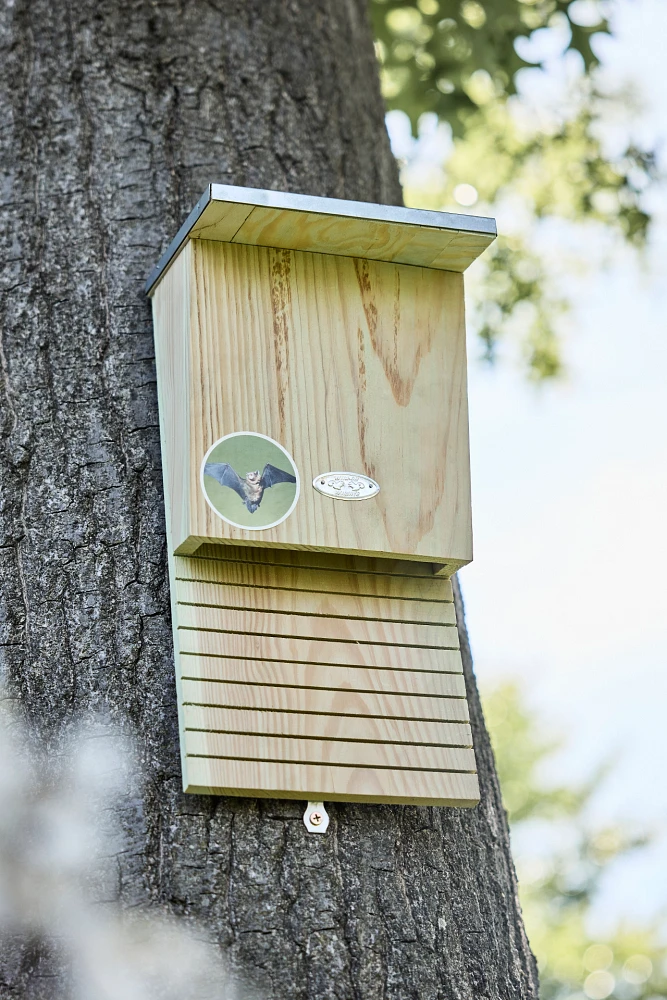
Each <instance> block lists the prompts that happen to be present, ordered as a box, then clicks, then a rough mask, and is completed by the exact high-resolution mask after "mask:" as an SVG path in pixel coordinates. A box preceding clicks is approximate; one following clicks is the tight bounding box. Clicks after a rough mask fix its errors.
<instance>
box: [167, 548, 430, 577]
mask: <svg viewBox="0 0 667 1000" xmlns="http://www.w3.org/2000/svg"><path fill="white" fill-rule="evenodd" d="M268 551H271V550H270V549H269V550H268ZM298 553H299V557H301V555H302V554H303V555H304V559H306V558H307V555H306V552H305V550H301V549H299V550H298ZM327 554H329V555H332V553H327ZM176 558H178V559H191V560H193V561H195V560H198V561H199V562H207V563H214V564H215V565H220V563H227V564H229V563H234V564H236V565H238V566H269V567H271V569H294V570H300V569H314V570H321V571H322V572H324V571H326V572H331V573H354V575H355V576H386V577H391V576H400V577H401V578H402V579H406V580H430V579H431V578H433V579H435V580H439V579H441V580H443V581H444V577H437V576H436V575H435V574H431V575H430V576H429V575H428V574H427V573H395V572H394V573H392V572H391V570H390V569H389V568H388V567H387V568H386V569H382V570H374V569H357V568H356V567H354V566H317V565H314V564H309V563H308V562H306V561H303V562H301V561H299V562H298V563H289V562H280V561H279V560H276V561H275V562H271V560H269V559H267V560H266V561H265V562H263V561H260V560H252V559H226V558H225V557H224V556H221V557H220V558H219V559H216V558H214V557H213V556H197V554H196V553H194V554H193V555H190V556H177V557H176ZM352 558H354V557H352ZM359 558H363V556H361V557H359ZM371 558H372V557H371ZM387 561H388V562H395V563H396V562H397V563H400V562H402V563H403V565H405V563H406V562H409V560H400V559H392V558H391V557H389V558H388V559H387ZM415 561H417V560H415ZM418 562H419V565H421V566H424V565H426V566H429V565H440V564H439V563H437V564H433V563H430V562H428V561H424V562H422V561H421V560H419V561H418Z"/></svg>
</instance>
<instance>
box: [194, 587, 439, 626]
mask: <svg viewBox="0 0 667 1000" xmlns="http://www.w3.org/2000/svg"><path fill="white" fill-rule="evenodd" d="M185 582H187V583H201V582H202V581H201V580H196V581H195V580H188V581H185ZM213 586H219V587H224V586H226V584H224V583H223V584H213ZM255 589H256V590H267V589H270V590H286V589H287V588H286V587H270V588H267V587H256V588H255ZM293 593H304V591H293ZM305 593H307V594H309V595H316V594H322V595H323V596H324V597H331V596H337V597H350V596H352V595H350V594H335V595H332V594H327V593H325V592H324V591H313V590H308V591H305ZM356 596H360V595H356ZM403 599H404V598H400V600H403ZM376 600H378V601H388V600H391V598H388V597H378V598H376ZM411 600H413V598H411ZM420 603H429V604H451V603H453V602H452V601H428V602H420ZM176 604H177V605H183V606H184V607H188V608H214V609H217V610H218V611H248V612H253V613H254V614H272V615H294V616H295V617H298V618H317V619H318V620H321V619H323V618H333V619H335V620H336V621H355V622H387V624H394V625H430V626H431V627H432V628H443V627H444V626H445V625H447V626H448V627H449V628H456V626H455V625H453V624H452V625H449V624H448V623H447V622H425V621H422V620H421V619H419V618H388V617H387V616H386V615H382V617H377V618H372V617H369V616H368V615H333V614H331V613H330V612H328V613H327V614H326V615H324V614H320V613H318V612H317V611H291V610H290V611H275V610H273V609H272V608H267V609H264V608H261V609H260V608H248V606H247V605H244V604H209V602H208V601H181V600H179V599H178V597H177V598H176Z"/></svg>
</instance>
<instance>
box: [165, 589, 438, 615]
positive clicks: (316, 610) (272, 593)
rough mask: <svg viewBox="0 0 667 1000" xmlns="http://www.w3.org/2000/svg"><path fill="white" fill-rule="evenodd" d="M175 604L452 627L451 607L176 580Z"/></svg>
mask: <svg viewBox="0 0 667 1000" xmlns="http://www.w3.org/2000/svg"><path fill="white" fill-rule="evenodd" d="M176 596H177V600H178V603H179V604H193V605H196V606H201V607H212V608H242V609H244V610H247V611H274V612H280V613H282V614H287V615H289V614H299V615H321V616H323V617H326V618H344V619H347V620H348V621H349V620H351V619H357V618H361V619H364V618H365V619H368V618H371V619H377V620H378V621H382V622H404V623H414V624H422V625H443V624H444V625H455V624H456V615H455V613H454V605H453V603H452V604H443V603H441V602H431V601H411V600H404V601H401V600H395V599H393V600H392V599H391V598H376V597H368V596H366V597H363V598H362V597H361V596H359V595H351V594H331V593H326V592H322V591H310V590H308V591H304V590H301V591H293V590H277V589H275V588H263V587H237V586H232V585H228V586H224V585H220V584H214V583H201V582H198V581H194V582H193V581H190V580H179V581H178V582H177V584H176Z"/></svg>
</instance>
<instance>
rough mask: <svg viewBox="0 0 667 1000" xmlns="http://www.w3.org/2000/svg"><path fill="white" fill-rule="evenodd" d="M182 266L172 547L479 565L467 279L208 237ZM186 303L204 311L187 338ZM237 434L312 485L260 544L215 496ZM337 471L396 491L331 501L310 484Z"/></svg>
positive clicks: (192, 320) (168, 437) (168, 449)
mask: <svg viewBox="0 0 667 1000" xmlns="http://www.w3.org/2000/svg"><path fill="white" fill-rule="evenodd" d="M250 218H252V214H251V216H250V217H249V218H248V220H246V223H245V224H247V222H249V220H250ZM181 258H182V259H181ZM177 260H180V261H181V264H180V265H179V266H181V268H187V281H184V280H183V275H181V279H180V284H178V283H177V281H176V278H174V279H173V280H172V274H174V275H175V274H176V272H177V270H178V267H176V263H177V262H176V261H175V262H174V265H172V267H171V268H170V269H169V271H168V273H167V274H166V275H165V277H164V278H163V279H162V280H161V281H160V283H159V285H158V290H157V292H156V294H155V296H154V303H156V305H155V327H156V345H157V347H156V350H157V354H158V380H159V382H160V406H161V408H162V409H163V410H164V411H165V412H166V413H168V414H170V418H169V421H168V424H166V425H165V429H164V433H163V447H164V450H165V453H168V456H169V457H168V465H169V467H170V468H171V469H173V470H174V474H175V475H177V476H180V481H178V482H177V481H176V479H173V480H172V479H170V483H171V484H172V485H171V487H170V489H171V492H172V496H171V497H170V501H169V502H170V503H171V505H172V510H173V516H172V533H171V535H172V537H171V541H170V545H171V547H172V551H175V552H177V553H179V554H187V553H190V552H192V551H194V550H195V549H196V548H198V547H199V546H200V545H201V544H202V543H214V542H216V541H219V542H228V543H233V544H235V545H237V546H238V545H239V543H252V544H255V543H257V542H260V543H261V544H262V545H268V546H271V545H275V546H282V547H285V548H290V549H293V550H297V549H303V550H306V551H311V550H318V551H322V552H331V553H338V552H341V551H342V552H347V553H351V554H356V555H357V556H359V555H361V556H367V557H376V558H377V556H383V557H384V556H388V557H389V556H391V557H398V556H402V557H403V558H404V559H405V558H406V557H407V558H409V559H413V560H415V561H419V560H422V561H424V562H425V563H427V564H431V563H433V564H436V565H437V566H439V567H443V566H444V567H446V568H447V570H448V571H449V572H451V571H453V570H454V569H456V568H457V567H459V566H461V565H464V564H465V563H466V562H469V561H470V558H471V556H472V549H471V528H470V482H469V458H468V429H467V403H466V370H465V368H466V364H465V362H466V359H465V336H464V326H463V291H462V284H461V279H460V276H458V275H455V274H451V273H449V274H447V273H445V272H443V271H434V270H431V269H429V268H424V267H413V266H405V265H403V264H393V263H387V262H378V261H374V260H366V259H363V258H357V257H354V258H352V257H344V256H333V255H327V254H322V253H302V252H299V251H290V250H276V249H265V248H262V247H258V246H246V245H237V244H236V243H223V242H214V241H210V240H202V239H197V240H192V241H191V242H190V243H189V244H187V245H186V247H185V248H184V250H183V251H182V252H181V255H180V256H179V258H178V259H177ZM172 307H173V311H175V312H177V313H178V314H179V315H182V314H184V311H185V313H187V316H188V322H187V327H186V329H185V330H182V329H181V326H179V329H178V330H177V331H176V332H177V336H173V330H171V329H170V328H169V322H168V319H167V317H168V315H169V309H170V308H172ZM170 372H171V373H176V375H175V376H174V377H172V378H169V377H167V376H168V373H170ZM165 373H167V376H165ZM163 376H165V377H163ZM175 379H176V380H175ZM179 379H180V380H185V384H186V389H187V391H180V390H179V385H178V384H177V381H178V380H179ZM230 387H233V391H231V388H230ZM234 431H258V432H260V433H262V434H266V435H268V436H269V437H272V438H274V439H276V440H277V441H279V442H280V443H281V444H283V445H284V446H285V447H286V448H287V450H288V451H289V452H290V454H292V456H293V457H294V460H295V462H296V465H297V468H298V469H299V472H300V475H301V478H302V482H303V489H302V491H301V496H300V499H299V502H298V503H297V506H296V508H295V509H294V511H293V512H292V514H291V515H290V516H289V517H288V518H287V520H286V521H283V522H282V523H281V524H279V525H276V526H275V527H273V528H268V529H265V530H263V531H262V532H261V535H260V536H259V537H258V534H257V533H255V532H253V531H250V530H247V529H244V528H237V527H234V526H232V525H230V524H228V523H227V522H225V521H223V520H222V519H221V518H219V517H218V516H217V515H216V514H215V513H214V511H213V510H212V509H211V508H210V507H209V506H208V504H207V502H206V499H205V496H204V493H203V490H202V488H201V485H200V467H201V462H202V460H203V457H204V455H205V453H206V452H207V450H208V449H209V447H210V446H211V445H212V444H213V443H214V442H215V441H216V440H218V439H219V438H220V437H222V436H224V435H225V434H229V433H231V432H234ZM416 442H418V447H417V446H416ZM333 469H347V470H350V471H358V472H362V473H365V474H367V475H370V476H371V477H372V478H374V479H376V480H377V481H378V482H379V483H380V486H381V490H380V493H379V494H378V496H377V497H374V498H373V499H371V500H368V501H363V502H359V503H341V502H340V501H336V500H332V499H330V498H327V497H324V496H322V495H321V494H319V493H317V492H316V491H315V490H313V489H312V487H311V486H310V483H311V481H312V479H313V477H314V476H316V475H318V474H319V473H322V472H328V471H331V470H333Z"/></svg>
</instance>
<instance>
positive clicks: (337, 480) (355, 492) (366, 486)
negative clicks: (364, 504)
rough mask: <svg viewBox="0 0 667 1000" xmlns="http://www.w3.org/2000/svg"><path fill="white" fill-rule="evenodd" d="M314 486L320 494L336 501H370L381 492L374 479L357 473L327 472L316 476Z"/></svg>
mask: <svg viewBox="0 0 667 1000" xmlns="http://www.w3.org/2000/svg"><path fill="white" fill-rule="evenodd" d="M313 486H314V487H315V489H316V490H317V492H318V493H323V494H324V496H325V497H333V499H334V500H369V499H370V498H371V497H376V496H377V495H378V493H379V492H380V487H379V486H378V484H377V483H376V482H375V480H374V479H370V478H369V477H368V476H362V475H361V474H360V473H357V472H325V473H324V475H322V476H315V478H314V479H313Z"/></svg>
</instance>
